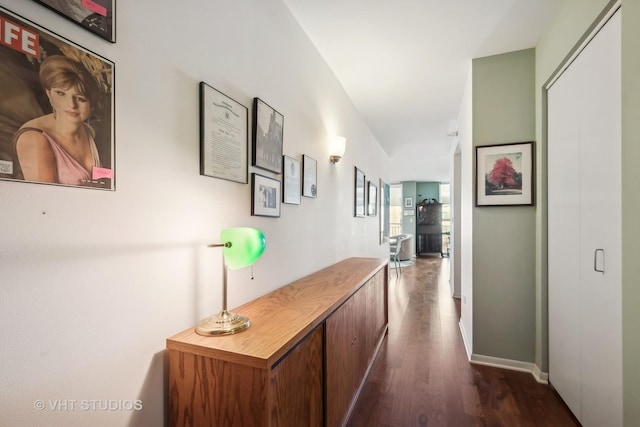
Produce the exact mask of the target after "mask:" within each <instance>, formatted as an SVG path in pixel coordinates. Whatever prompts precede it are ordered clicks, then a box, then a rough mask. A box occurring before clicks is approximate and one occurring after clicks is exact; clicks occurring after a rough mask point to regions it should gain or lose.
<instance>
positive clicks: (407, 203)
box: [404, 197, 413, 208]
mask: <svg viewBox="0 0 640 427" xmlns="http://www.w3.org/2000/svg"><path fill="white" fill-rule="evenodd" d="M404 207H405V208H412V207H413V197H405V198H404Z"/></svg>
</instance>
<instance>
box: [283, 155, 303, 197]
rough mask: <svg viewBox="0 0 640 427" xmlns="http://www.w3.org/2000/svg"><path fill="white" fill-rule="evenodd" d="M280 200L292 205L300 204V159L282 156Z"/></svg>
mask: <svg viewBox="0 0 640 427" xmlns="http://www.w3.org/2000/svg"><path fill="white" fill-rule="evenodd" d="M282 164H283V168H284V170H283V172H282V176H283V178H282V202H283V203H288V204H292V205H299V204H300V161H299V160H296V159H294V158H292V157H289V156H282Z"/></svg>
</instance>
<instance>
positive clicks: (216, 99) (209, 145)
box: [200, 82, 249, 184]
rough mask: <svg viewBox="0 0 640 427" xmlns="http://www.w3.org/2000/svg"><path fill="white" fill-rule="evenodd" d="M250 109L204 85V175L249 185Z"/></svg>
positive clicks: (201, 122)
mask: <svg viewBox="0 0 640 427" xmlns="http://www.w3.org/2000/svg"><path fill="white" fill-rule="evenodd" d="M248 128H249V109H248V108H247V107H245V106H244V105H242V104H240V103H239V102H237V101H236V100H234V99H232V98H230V97H228V96H227V95H225V94H224V93H222V92H220V91H219V90H217V89H215V88H213V87H212V86H210V85H208V84H207V83H205V82H200V175H204V176H210V177H214V178H220V179H226V180H228V181H234V182H239V183H241V184H246V183H247V182H248V169H249V166H248V159H247V158H248V150H249V148H248V147H249V137H248Z"/></svg>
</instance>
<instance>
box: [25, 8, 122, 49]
mask: <svg viewBox="0 0 640 427" xmlns="http://www.w3.org/2000/svg"><path fill="white" fill-rule="evenodd" d="M35 2H36V3H40V4H41V5H44V6H46V7H48V8H49V9H51V10H53V11H54V12H56V13H58V14H60V15H62V16H64V17H65V18H67V19H69V20H71V21H73V22H75V23H76V24H78V25H80V26H82V27H84V28H85V29H87V30H89V31H91V32H92V33H94V34H96V35H98V36H100V37H102V38H103V39H105V40H107V41H110V42H111V43H115V41H116V19H115V16H116V13H115V12H116V0H64V1H60V0H35Z"/></svg>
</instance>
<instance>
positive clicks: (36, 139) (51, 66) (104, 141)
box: [0, 8, 115, 190]
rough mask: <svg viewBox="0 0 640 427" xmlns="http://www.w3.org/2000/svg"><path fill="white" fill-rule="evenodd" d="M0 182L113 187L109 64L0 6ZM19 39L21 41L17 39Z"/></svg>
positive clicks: (111, 70) (112, 70) (113, 153)
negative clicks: (7, 38) (0, 35)
mask: <svg viewBox="0 0 640 427" xmlns="http://www.w3.org/2000/svg"><path fill="white" fill-rule="evenodd" d="M0 23H2V25H3V26H4V27H5V28H9V30H10V31H13V33H11V34H13V36H12V39H13V38H17V39H18V40H17V42H16V43H9V44H0V93H2V97H0V179H8V180H14V181H24V182H33V183H45V184H57V185H66V186H76V187H91V188H99V189H107V190H114V189H115V176H114V162H115V144H114V127H113V125H114V123H113V117H114V112H113V104H114V103H113V73H114V65H113V63H111V62H109V61H108V60H106V59H104V58H101V57H99V56H97V55H95V54H93V53H92V52H89V51H87V50H85V49H83V48H81V47H79V46H77V45H73V44H71V42H69V41H67V40H65V39H62V38H60V37H59V36H57V35H55V34H53V33H50V32H48V31H47V30H45V29H43V28H41V27H38V26H36V25H35V24H33V23H31V22H29V21H27V20H24V19H23V18H21V17H19V16H17V15H13V14H11V13H9V12H8V11H5V10H4V9H1V8H0ZM20 39H22V40H20Z"/></svg>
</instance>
